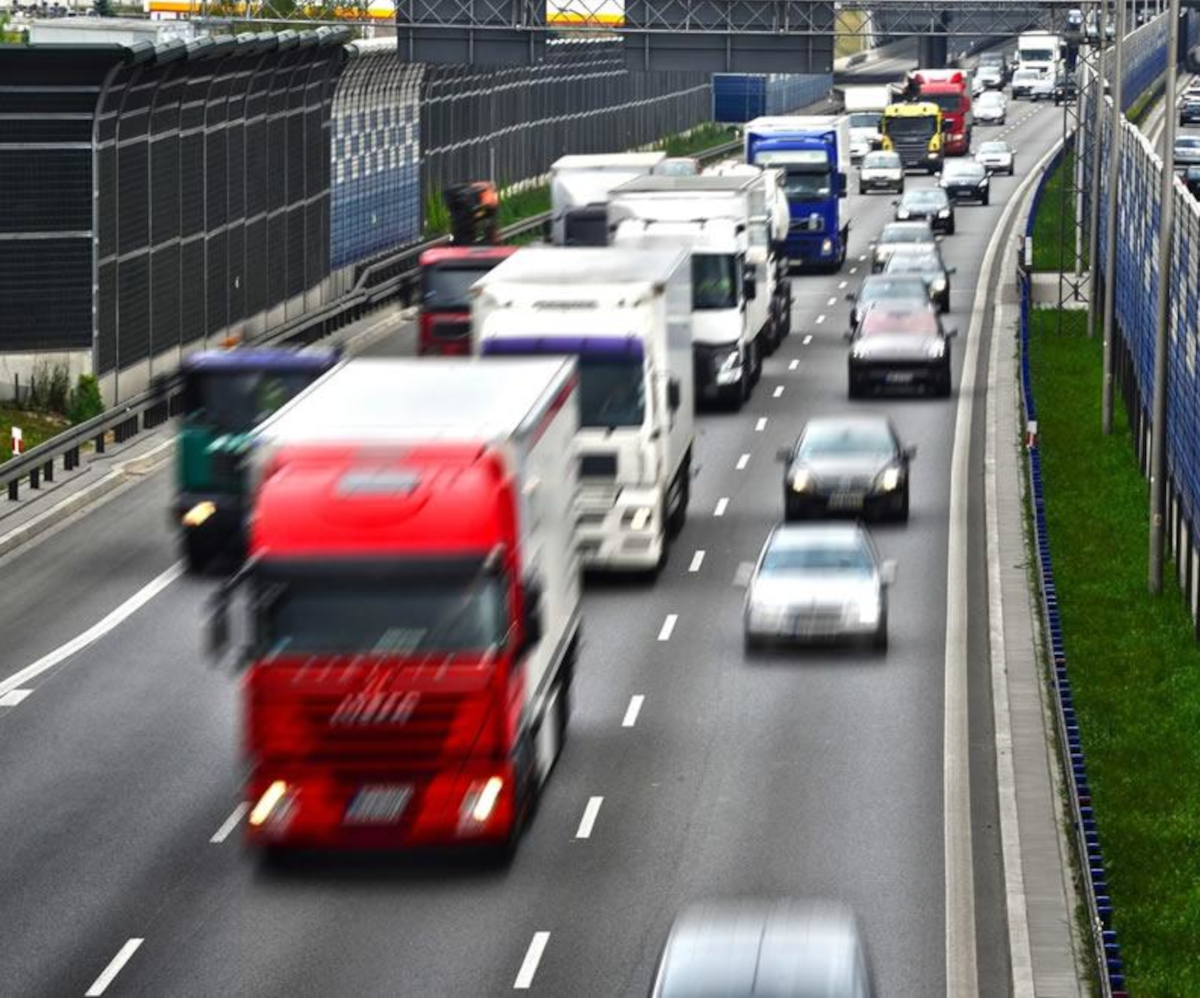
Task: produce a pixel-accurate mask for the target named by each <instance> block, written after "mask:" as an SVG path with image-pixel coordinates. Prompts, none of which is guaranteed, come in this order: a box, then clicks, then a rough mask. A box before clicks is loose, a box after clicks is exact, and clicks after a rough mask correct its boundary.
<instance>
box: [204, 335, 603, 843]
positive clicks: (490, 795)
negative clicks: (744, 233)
mask: <svg viewBox="0 0 1200 1000" xmlns="http://www.w3.org/2000/svg"><path fill="white" fill-rule="evenodd" d="M578 386H579V377H578V371H577V366H576V362H575V360H574V359H573V358H553V359H537V360H507V359H506V360H496V359H492V360H489V361H486V362H483V361H479V360H477V359H467V360H449V359H429V360H425V361H416V360H361V359H360V360H354V361H350V362H349V363H347V364H346V365H345V366H343V367H342V368H340V369H338V370H337V371H335V372H332V373H331V374H330V375H329V376H327V377H326V378H324V379H322V380H321V381H319V382H317V383H315V384H314V385H313V386H312V387H311V388H310V389H309V390H308V391H307V392H305V393H304V394H302V395H301V396H299V397H297V398H296V399H295V400H294V401H293V402H292V403H290V404H288V405H287V406H286V407H284V408H283V409H281V410H280V411H279V412H278V413H277V414H276V415H275V416H274V417H273V418H271V419H270V420H268V421H267V422H266V423H265V424H263V425H262V426H261V427H260V428H259V431H258V443H257V444H256V446H255V449H254V452H253V456H254V470H253V476H254V480H253V481H254V483H255V484H256V490H255V494H254V501H253V513H252V517H251V522H250V536H249V559H248V562H247V563H246V565H245V566H244V567H243V569H242V570H241V571H240V573H239V574H238V576H237V577H235V578H234V581H231V582H230V583H229V584H227V585H226V587H224V588H223V589H222V591H221V593H220V595H219V596H218V598H217V603H216V607H215V609H214V613H213V617H212V620H211V621H210V629H211V631H210V647H211V651H212V652H219V651H220V649H221V648H222V646H223V644H224V640H225V639H226V638H227V637H228V633H229V629H228V605H229V602H230V598H231V596H232V591H233V590H234V589H241V590H243V592H245V596H246V603H247V604H248V605H249V611H250V614H249V625H248V631H249V644H248V646H247V647H246V649H245V652H244V668H245V672H244V677H243V680H242V688H241V697H242V703H243V729H244V743H245V751H246V756H247V760H248V764H249V775H248V777H247V782H246V789H245V792H246V795H247V798H248V801H249V802H251V803H252V806H251V809H250V812H249V815H248V822H247V827H246V830H247V838H248V841H249V842H250V843H251V844H253V845H258V846H263V847H271V848H276V849H278V848H291V847H305V848H343V849H379V848H383V849H396V848H408V847H413V846H422V845H465V844H476V845H491V846H494V847H499V848H500V849H501V852H502V853H507V852H509V851H511V850H512V849H513V848H515V845H516V843H517V841H518V838H519V836H520V833H521V830H522V827H523V825H524V823H525V820H526V818H527V817H528V816H529V815H530V814H531V811H532V806H533V805H534V803H535V802H536V800H537V798H538V795H539V792H540V790H541V787H542V785H543V783H544V782H545V780H546V778H547V776H548V775H549V773H550V770H551V768H552V766H553V764H554V761H555V760H556V758H557V755H558V752H559V749H560V747H561V746H562V743H563V740H564V739H565V736H566V732H567V718H568V714H569V710H570V697H571V682H572V678H573V675H574V670H575V661H576V651H577V647H578V641H579V629H580V597H581V583H580V563H579V557H578V554H577V552H576V551H575V542H574V530H575V529H574V518H573V502H574V497H575V492H576V488H577V482H578V479H577V471H576V464H577V462H576V459H575V458H574V455H573V451H572V441H573V439H574V436H575V433H576V431H577V429H578V426H579V394H578ZM239 603H241V602H240V601H239Z"/></svg>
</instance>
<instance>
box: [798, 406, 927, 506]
mask: <svg viewBox="0 0 1200 1000" xmlns="http://www.w3.org/2000/svg"><path fill="white" fill-rule="evenodd" d="M916 454H917V449H916V448H915V447H909V448H906V447H904V445H903V444H901V443H900V437H899V435H898V434H897V433H896V428H895V427H893V426H892V422H891V421H890V420H888V418H887V417H884V416H874V415H869V416H845V417H819V418H817V419H815V420H810V421H809V422H808V423H807V424H805V426H804V430H803V431H802V432H801V433H800V437H799V438H798V439H797V441H796V443H795V445H794V446H793V447H791V448H784V449H782V450H781V451H780V452H779V456H778V457H779V460H780V461H781V462H783V463H784V472H783V510H784V519H785V520H788V521H799V520H802V519H804V518H809V517H823V516H833V515H842V514H849V515H853V516H855V517H866V518H881V519H882V518H888V519H891V520H898V521H907V520H908V472H909V463H910V462H911V461H912V460H913V459H914V458H915V457H916Z"/></svg>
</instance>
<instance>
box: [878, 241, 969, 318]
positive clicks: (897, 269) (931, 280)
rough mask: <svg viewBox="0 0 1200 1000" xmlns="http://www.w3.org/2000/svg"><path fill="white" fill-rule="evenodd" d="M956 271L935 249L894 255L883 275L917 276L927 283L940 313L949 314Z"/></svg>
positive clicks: (926, 285) (931, 297) (930, 295)
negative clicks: (951, 277)
mask: <svg viewBox="0 0 1200 1000" xmlns="http://www.w3.org/2000/svg"><path fill="white" fill-rule="evenodd" d="M954 270H955V269H954V268H953V267H947V266H946V262H945V260H943V259H942V254H941V251H940V250H938V249H937V248H936V247H934V248H933V249H927V248H924V249H921V250H913V251H910V252H906V253H905V252H902V253H895V254H893V255H892V257H891V259H890V260H889V261H888V262H887V266H886V267H885V268H884V272H883V273H884V274H887V275H891V276H897V275H906V274H907V275H917V276H918V277H920V278H921V279H922V280H923V281H924V282H925V287H926V289H927V290H928V292H929V298H930V300H932V301H933V302H936V303H937V307H938V311H939V312H949V311H950V275H952V274H953V273H954Z"/></svg>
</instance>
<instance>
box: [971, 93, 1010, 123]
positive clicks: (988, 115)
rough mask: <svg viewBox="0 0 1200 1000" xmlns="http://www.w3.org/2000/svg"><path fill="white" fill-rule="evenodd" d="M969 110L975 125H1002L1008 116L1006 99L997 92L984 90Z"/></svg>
mask: <svg viewBox="0 0 1200 1000" xmlns="http://www.w3.org/2000/svg"><path fill="white" fill-rule="evenodd" d="M971 110H972V111H973V112H974V114H975V124H976V125H1003V124H1004V120H1005V118H1006V117H1007V116H1008V98H1007V97H1005V96H1004V94H1002V93H1001V92H1000V91H998V90H985V91H984V92H983V93H982V94H980V95H979V98H978V99H977V100H976V101H975V104H974V106H973V107H972V109H971Z"/></svg>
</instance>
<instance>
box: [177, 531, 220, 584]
mask: <svg viewBox="0 0 1200 1000" xmlns="http://www.w3.org/2000/svg"><path fill="white" fill-rule="evenodd" d="M212 557H213V553H212V549H211V547H210V546H209V545H208V543H207V542H206V541H205V540H204V537H203V536H202V535H201V534H200V533H199V532H197V531H189V532H188V533H187V534H185V535H184V536H183V558H184V562H185V564H186V566H187V571H188V572H189V573H191V574H192V575H194V576H203V575H204V574H205V573H206V572H208V567H209V565H210V563H211V562H212Z"/></svg>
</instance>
